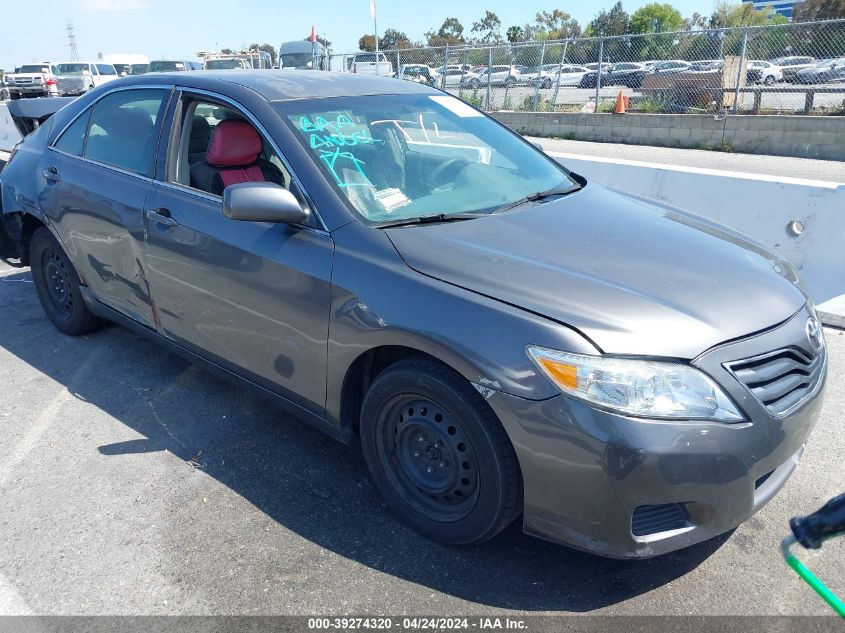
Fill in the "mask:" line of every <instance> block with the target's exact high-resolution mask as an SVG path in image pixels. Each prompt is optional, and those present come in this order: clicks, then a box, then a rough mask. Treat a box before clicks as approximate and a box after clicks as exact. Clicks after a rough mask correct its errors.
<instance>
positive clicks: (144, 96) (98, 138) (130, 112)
mask: <svg viewBox="0 0 845 633" xmlns="http://www.w3.org/2000/svg"><path fill="white" fill-rule="evenodd" d="M165 94H166V93H165V91H164V90H155V89H150V90H122V91H120V92H114V93H112V94H109V95H106V96H105V97H103V98H102V99H101V100H100V101H99V102H97V104H96V105H95V106H94V111H93V113H92V114H91V120H90V125H89V126H88V137H87V141H86V143H85V152H84V155H85V157H86V158H90V159H92V160H96V161H99V162H101V163H106V164H108V165H114V166H115V167H121V168H123V169H126V170H128V171H132V172H135V173H137V174H141V175H144V176H148V177H152V175H153V166H154V163H155V154H156V146H157V141H158V134H157V130H158V125H157V123H158V120H159V118H160V116H161V111H162V109H163V107H164V100H165Z"/></svg>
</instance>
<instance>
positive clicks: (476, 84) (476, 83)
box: [469, 79, 481, 90]
mask: <svg viewBox="0 0 845 633" xmlns="http://www.w3.org/2000/svg"><path fill="white" fill-rule="evenodd" d="M469 87H470V88H472V89H473V90H478V89H479V88H481V82H480V81H478V79H473V80H472V81H470V82H469Z"/></svg>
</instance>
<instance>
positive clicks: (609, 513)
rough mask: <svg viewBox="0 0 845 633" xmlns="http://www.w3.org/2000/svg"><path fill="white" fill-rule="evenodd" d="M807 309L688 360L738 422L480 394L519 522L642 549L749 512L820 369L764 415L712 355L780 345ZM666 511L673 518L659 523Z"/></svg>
mask: <svg viewBox="0 0 845 633" xmlns="http://www.w3.org/2000/svg"><path fill="white" fill-rule="evenodd" d="M807 316H808V315H807V313H806V311H803V310H802V311H801V312H800V313H799V314H798V315H796V316H795V317H794V318H793V319H791V320H790V321H789V322H788V323H787V324H784V325H783V326H781V327H780V328H776V329H775V330H772V331H770V332H767V333H766V334H763V335H759V336H755V337H751V338H749V339H745V340H742V341H739V342H735V343H732V344H729V345H725V346H722V347H720V348H716V349H714V350H712V351H710V352H708V353H706V354H704V355H702V356H701V357H699V358H698V359H696V361H695V362H694V364H696V365H698V366H699V367H702V368H703V369H705V370H706V371H708V373H710V374H711V375H712V376H714V377H715V378H716V379H717V381H718V382H719V383H720V384H722V386H723V387H724V388H725V389H726V391H728V393H729V394H730V395H731V396H732V397H733V398H734V400H735V401H736V402H737V403H738V404H739V405H740V407H741V408H742V409H743V410H744V411H745V413H746V415H747V417H748V420H749V421H746V422H741V423H737V424H724V423H718V422H700V421H671V422H669V421H665V420H661V421H658V420H642V419H634V418H628V417H625V416H622V415H616V414H613V413H608V412H605V411H600V410H598V409H595V408H593V407H590V406H588V405H586V404H583V403H581V402H578V401H576V400H573V399H571V398H567V397H564V396H557V397H554V398H551V399H549V400H544V401H532V400H525V399H522V398H518V397H514V396H510V395H506V394H503V393H500V392H494V393H491V394H489V398H488V402H489V404H490V405H491V406H492V407H493V409H494V411H495V412H496V413H497V415H498V416H499V419H500V420H501V421H502V424H503V425H504V427H505V429H506V431H507V432H508V435H509V436H510V438H511V441H512V442H513V445H514V447H515V449H516V453H517V457H518V459H519V462H520V467H521V469H522V477H523V483H524V495H525V508H524V518H523V521H524V523H523V528H524V530H525V531H526V532H527V533H529V534H533V535H535V536H539V537H542V538H545V539H548V540H552V541H556V542H560V543H564V544H567V545H570V546H574V547H576V548H579V549H583V550H588V551H591V552H594V553H596V554H599V555H602V556H608V557H612V558H648V557H651V556H657V555H659V554H665V553H667V552H671V551H674V550H677V549H681V548H684V547H687V546H690V545H693V544H695V543H699V542H701V541H704V540H707V539H710V538H712V537H715V536H718V535H719V534H723V533H725V532H727V531H729V530H731V529H733V528H735V527H736V526H738V525H739V524H740V523H742V522H743V521H745V520H747V519H748V518H749V517H751V516H752V515H753V514H754V513H755V512H757V511H758V510H759V509H760V508H762V507H763V505H765V504H766V503H767V502H768V501H769V500H770V499H772V498H773V497H774V496H775V494H776V493H777V492H778V490H780V488H781V487H782V486H783V485H784V483H785V482H786V480H787V479H788V478H789V476H790V475H791V474H792V472H793V470H794V469H795V466H796V464H797V462H798V459H799V458H800V456H801V453H802V452H803V446H804V444H805V442H806V441H807V438H808V436H809V435H810V432H811V431H812V429H813V427H814V425H815V423H816V420H817V418H818V415H819V411H820V409H821V405H822V397H821V396H822V394H823V391H824V377H822V378H821V381H820V384H819V385H818V389H817V390H816V391H815V392H814V393H813V395H811V396H809V397H808V398H807V399H806V400H805V401H804V402H803V403H802V405H801V406H800V408H798V409H797V410H796V411H795V412H794V413H792V414H791V415H789V416H787V417H783V418H776V417H773V416H771V415H769V414H768V413H767V411H766V410H765V408H763V406H762V405H760V404H759V403H758V402H757V401H756V399H754V398H753V396H751V394H750V392H749V391H748V390H747V389H746V388H745V387H744V386H743V385H742V384H741V383H739V381H737V380H736V379H735V378H733V375H732V374H730V372H729V371H728V370H727V369H725V368H724V367H723V364H724V362H725V361H726V360H737V359H740V358H748V357H751V356H753V355H754V354H755V353H757V354H759V353H762V352H763V351H771V350H772V349H778V348H779V347H781V346H783V345H784V344H789V345H792V344H793V341H794V340H795V337H796V333H797V330H798V327H799V326H800V327H801V328H802V332H803V326H804V324H805V323H806V318H807ZM787 341H788V343H787ZM666 512H668V517H669V518H670V519H671V518H672V517H674V519H675V520H674V521H671V520H670V521H668V522H667V520H666V519H667V514H666ZM673 512H674V514H673ZM635 513H636V515H635ZM635 516H637V517H639V519H638V520H637V521H634V517H635ZM640 519H642V520H643V521H644V523H643V522H641V521H640ZM678 519H679V520H678ZM649 521H651V523H650V524H649ZM632 522H633V523H635V524H636V527H634V526H633V525H632ZM643 525H645V529H643ZM649 525H651V526H653V529H650V528H649ZM635 531H636V532H637V535H635V534H634V532H635Z"/></svg>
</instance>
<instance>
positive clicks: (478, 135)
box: [274, 94, 579, 223]
mask: <svg viewBox="0 0 845 633" xmlns="http://www.w3.org/2000/svg"><path fill="white" fill-rule="evenodd" d="M274 105H275V107H276V108H277V109H278V111H279V112H280V113H281V115H282V118H283V119H284V120H285V122H286V123H287V124H288V126H289V127H290V128H291V129H292V130H293V132H294V134H295V136H296V137H297V138H298V139H299V141H300V142H301V143H302V144H303V146H304V147H305V148H306V151H307V152H308V155H309V156H310V157H311V159H312V160H313V161H314V163H315V164H317V165H318V167H319V168H320V169H321V170H322V172H323V173H324V175H325V176H326V178H327V180H328V181H329V182H330V183H331V184H332V185H333V186H334V187H335V188H336V190H337V191H338V192H339V193H340V194H341V195H342V197H343V198H345V200H346V201H347V202H348V206H349V207H350V208H351V209H352V210H353V211H354V212H355V213H356V214H358V215H359V216H360V217H362V218H363V219H365V220H367V221H370V222H391V223H392V222H397V221H402V220H406V219H411V218H419V217H430V216H441V217H448V216H450V215H458V214H468V213H489V212H493V211H495V210H496V209H498V208H500V207H504V206H506V205H509V204H512V203H514V202H517V201H519V200H522V199H523V198H526V197H527V196H531V195H533V194H537V193H539V192H547V191H550V190H571V189H574V188H577V187H579V184H578V183H577V182H576V181H575V180H574V179H572V178H571V177H570V176H569V175H568V174H567V172H566V171H565V170H564V169H563V168H562V167H560V166H559V165H558V164H557V163H556V162H554V161H553V160H552V159H550V158H548V157H546V156H545V155H543V154H542V153H540V152H538V151H537V150H536V149H534V148H533V147H531V146H530V145H529V144H528V143H526V142H524V141H523V140H522V139H520V138H519V137H518V136H516V135H515V134H513V133H512V132H509V131H508V130H506V129H505V128H503V127H502V126H500V125H499V124H498V123H496V122H495V121H493V120H492V119H489V118H488V117H486V116H484V115H483V114H481V113H480V112H478V111H477V110H475V109H473V108H472V107H470V106H469V105H467V104H466V103H464V102H463V101H460V100H458V99H456V98H455V97H452V96H449V95H407V94H406V95H377V96H365V97H354V98H353V97H341V98H331V99H320V100H314V101H291V102H286V103H281V102H279V103H276V104H274Z"/></svg>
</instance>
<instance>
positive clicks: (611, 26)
mask: <svg viewBox="0 0 845 633" xmlns="http://www.w3.org/2000/svg"><path fill="white" fill-rule="evenodd" d="M630 28H631V18H630V16H629V15H628V13H627V12H626V11H625V9H624V8H622V2H621V0H620V1H619V2H617V3H616V4H614V5H613V7H612V8H611V9H610V11H606V10H605V9H602V10H601V11H600V12H599V14H598V15H597V16H596V17H594V18H593V20H592V22H590V24H589V26H587V30H586V33H587V35H589V36H590V37H595V36H597V35H625V34H626V33H628V32H629V31H630Z"/></svg>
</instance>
